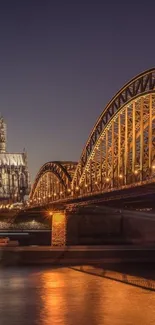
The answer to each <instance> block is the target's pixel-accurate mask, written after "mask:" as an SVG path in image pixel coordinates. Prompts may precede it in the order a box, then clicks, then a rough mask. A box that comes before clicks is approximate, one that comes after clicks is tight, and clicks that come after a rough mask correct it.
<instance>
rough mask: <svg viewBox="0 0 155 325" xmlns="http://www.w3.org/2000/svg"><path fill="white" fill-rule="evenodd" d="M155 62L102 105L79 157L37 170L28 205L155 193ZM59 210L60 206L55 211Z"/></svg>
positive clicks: (100, 200)
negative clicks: (152, 66) (150, 67)
mask: <svg viewBox="0 0 155 325" xmlns="http://www.w3.org/2000/svg"><path fill="white" fill-rule="evenodd" d="M154 183H155V68H153V69H150V70H147V71H145V72H143V73H141V74H140V75H138V76H136V77H135V78H133V79H132V80H131V81H130V82H128V83H127V84H126V85H124V86H123V88H121V90H120V91H119V92H118V93H117V94H116V95H115V96H114V97H113V98H112V100H111V101H110V102H109V103H108V104H107V106H106V107H105V108H104V109H103V112H102V114H101V115H100V117H99V119H98V120H97V122H96V124H95V126H94V128H93V130H92V132H91V133H90V135H89V137H88V140H87V142H86V144H85V146H84V149H83V151H82V154H81V157H80V160H79V162H71V161H51V162H47V163H45V164H44V165H43V166H42V167H41V169H40V170H39V172H38V174H37V176H36V178H35V181H34V184H33V186H32V189H31V193H30V197H29V203H28V204H29V209H30V208H31V209H32V208H37V207H45V206H50V207H51V209H52V210H54V209H55V210H57V211H59V210H61V209H63V208H64V207H65V208H68V209H69V207H71V208H74V207H76V206H80V205H86V206H87V205H89V204H90V203H91V204H96V203H103V202H105V201H107V200H111V199H114V198H115V199H119V198H128V197H131V196H132V197H134V196H135V195H139V196H140V197H142V196H143V195H146V193H150V194H152V193H155V186H154ZM57 213H58V212H57Z"/></svg>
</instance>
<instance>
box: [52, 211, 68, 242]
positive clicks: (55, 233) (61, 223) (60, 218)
mask: <svg viewBox="0 0 155 325" xmlns="http://www.w3.org/2000/svg"><path fill="white" fill-rule="evenodd" d="M51 221H52V234H51V246H65V245H66V214H65V212H64V211H55V212H53V214H52V218H51Z"/></svg>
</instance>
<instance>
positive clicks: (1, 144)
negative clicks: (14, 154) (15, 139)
mask: <svg viewBox="0 0 155 325" xmlns="http://www.w3.org/2000/svg"><path fill="white" fill-rule="evenodd" d="M4 152H6V123H5V122H4V119H3V117H2V115H1V114H0V153H4Z"/></svg>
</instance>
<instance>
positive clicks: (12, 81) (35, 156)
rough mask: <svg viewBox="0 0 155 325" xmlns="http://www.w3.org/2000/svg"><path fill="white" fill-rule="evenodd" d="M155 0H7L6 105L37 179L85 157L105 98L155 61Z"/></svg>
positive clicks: (0, 82) (17, 147)
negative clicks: (48, 167) (45, 168)
mask: <svg viewBox="0 0 155 325" xmlns="http://www.w3.org/2000/svg"><path fill="white" fill-rule="evenodd" d="M154 24H155V1H154V0H147V1H145V0H142V1H140V0H131V1H125V0H124V1H123V0H108V1H107V0H100V1H98V0H92V1H91V0H87V1H86V0H70V1H67V0H1V1H0V112H1V114H2V115H3V116H4V118H5V120H6V122H7V126H8V151H10V152H20V151H22V150H23V148H24V147H25V148H26V150H27V152H28V162H29V170H30V175H31V180H33V179H34V177H35V175H36V173H37V172H38V170H39V168H40V167H41V165H42V164H43V163H45V162H47V161H50V160H51V161H52V160H73V161H76V160H79V158H80V155H81V152H82V149H83V147H84V144H85V142H86V140H87V138H88V136H89V133H90V131H91V129H92V127H93V125H94V124H95V122H96V120H97V118H98V117H99V115H100V113H101V112H102V111H103V109H104V107H105V105H106V104H107V102H108V101H109V100H110V99H111V97H113V95H115V92H116V91H118V90H119V89H120V88H121V87H122V86H123V84H124V83H126V82H127V81H129V80H130V79H131V78H132V77H134V76H135V75H136V74H138V73H141V72H143V70H146V69H150V68H152V67H154V66H155V26H154Z"/></svg>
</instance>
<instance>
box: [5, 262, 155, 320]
mask: <svg viewBox="0 0 155 325" xmlns="http://www.w3.org/2000/svg"><path fill="white" fill-rule="evenodd" d="M154 307H155V294H154V292H150V291H146V290H143V289H141V288H136V287H132V286H128V285H125V284H123V283H119V282H115V281H111V280H108V279H105V278H100V277H97V276H93V275H88V274H85V273H82V272H77V271H74V270H71V269H67V268H62V269H61V268H55V269H39V268H38V269H37V268H28V269H26V268H25V269H24V268H23V269H11V268H10V269H1V270H0V324H2V325H3V324H5V325H14V324H22V325H28V324H30V325H33V324H37V325H51V324H54V325H57V324H61V325H79V324H80V325H87V324H88V325H100V324H102V325H103V324H104V325H132V324H141V325H154V324H155V308H154Z"/></svg>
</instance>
